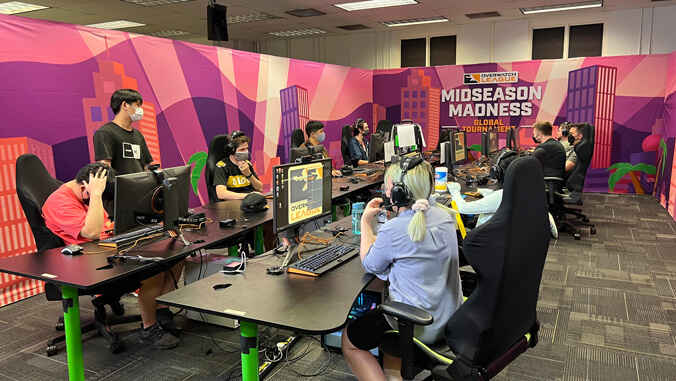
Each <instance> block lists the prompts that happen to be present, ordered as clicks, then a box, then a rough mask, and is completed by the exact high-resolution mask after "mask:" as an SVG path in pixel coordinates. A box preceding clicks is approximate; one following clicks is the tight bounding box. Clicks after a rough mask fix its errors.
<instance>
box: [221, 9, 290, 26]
mask: <svg viewBox="0 0 676 381" xmlns="http://www.w3.org/2000/svg"><path fill="white" fill-rule="evenodd" d="M280 18H281V17H277V16H274V15H271V14H268V13H263V12H260V13H250V14H248V15H238V16H228V18H227V20H228V24H239V23H243V22H254V21H264V20H273V19H280Z"/></svg>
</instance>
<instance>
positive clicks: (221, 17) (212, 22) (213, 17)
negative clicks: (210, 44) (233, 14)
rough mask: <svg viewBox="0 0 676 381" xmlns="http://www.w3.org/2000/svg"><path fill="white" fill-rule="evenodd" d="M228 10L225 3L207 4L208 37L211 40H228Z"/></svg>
mask: <svg viewBox="0 0 676 381" xmlns="http://www.w3.org/2000/svg"><path fill="white" fill-rule="evenodd" d="M227 10H228V7H226V6H225V5H219V4H209V5H207V38H208V39H209V40H210V41H228V20H227V16H226V11H227Z"/></svg>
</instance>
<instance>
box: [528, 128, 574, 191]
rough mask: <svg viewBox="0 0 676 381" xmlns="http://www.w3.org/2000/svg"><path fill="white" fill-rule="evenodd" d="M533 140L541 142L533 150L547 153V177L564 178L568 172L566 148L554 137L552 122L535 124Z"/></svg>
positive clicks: (535, 152) (534, 153) (534, 152)
mask: <svg viewBox="0 0 676 381" xmlns="http://www.w3.org/2000/svg"><path fill="white" fill-rule="evenodd" d="M533 141H534V142H535V143H539V145H538V146H537V147H535V151H533V155H536V154H537V151H538V150H543V151H544V155H545V158H546V160H545V177H559V178H561V179H563V176H564V175H565V173H566V150H565V148H563V145H561V143H559V142H558V141H557V140H556V139H554V138H553V137H552V124H551V123H549V122H544V121H541V122H536V123H535V124H534V125H533Z"/></svg>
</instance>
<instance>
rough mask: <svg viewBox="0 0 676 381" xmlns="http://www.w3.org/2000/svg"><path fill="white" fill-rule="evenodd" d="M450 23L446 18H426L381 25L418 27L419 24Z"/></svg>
mask: <svg viewBox="0 0 676 381" xmlns="http://www.w3.org/2000/svg"><path fill="white" fill-rule="evenodd" d="M447 21H450V20H448V19H447V18H446V17H441V16H439V17H426V18H422V19H408V20H395V21H385V22H381V24H383V25H386V26H408V25H420V24H432V23H437V22H447Z"/></svg>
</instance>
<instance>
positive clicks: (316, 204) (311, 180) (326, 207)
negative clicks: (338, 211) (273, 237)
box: [272, 159, 332, 234]
mask: <svg viewBox="0 0 676 381" xmlns="http://www.w3.org/2000/svg"><path fill="white" fill-rule="evenodd" d="M273 173H274V176H275V182H274V190H273V195H272V197H273V203H274V208H273V214H272V215H273V218H272V219H273V223H272V225H273V230H274V232H275V234H279V233H280V232H282V231H284V230H288V229H291V228H296V229H297V228H300V227H301V226H302V225H303V224H305V223H306V222H308V221H311V220H313V219H316V218H321V217H324V216H328V215H330V214H331V191H332V189H331V159H322V160H317V161H314V162H312V163H295V164H285V165H278V166H275V167H274V168H273Z"/></svg>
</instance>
